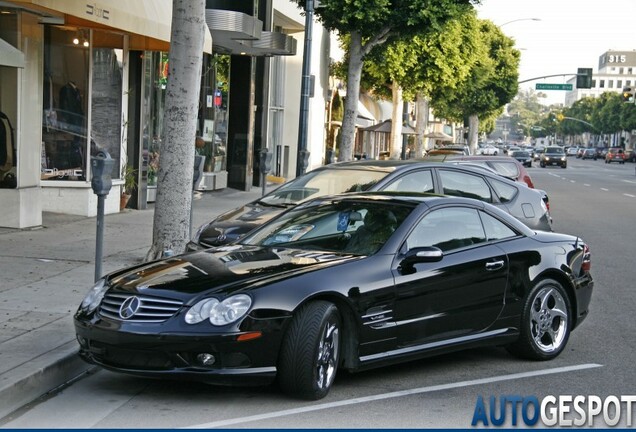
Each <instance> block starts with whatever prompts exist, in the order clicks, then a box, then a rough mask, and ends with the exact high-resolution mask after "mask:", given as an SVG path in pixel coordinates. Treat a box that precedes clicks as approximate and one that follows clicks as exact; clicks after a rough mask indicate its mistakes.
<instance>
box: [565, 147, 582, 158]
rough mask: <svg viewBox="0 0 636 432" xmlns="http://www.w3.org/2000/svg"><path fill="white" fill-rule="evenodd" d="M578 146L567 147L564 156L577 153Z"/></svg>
mask: <svg viewBox="0 0 636 432" xmlns="http://www.w3.org/2000/svg"><path fill="white" fill-rule="evenodd" d="M578 151H579V148H578V147H569V148H568V149H567V150H566V151H565V155H566V156H576V154H577V153H578Z"/></svg>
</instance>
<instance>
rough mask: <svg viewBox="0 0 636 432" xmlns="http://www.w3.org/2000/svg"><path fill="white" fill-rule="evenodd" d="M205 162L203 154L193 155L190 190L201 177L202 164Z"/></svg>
mask: <svg viewBox="0 0 636 432" xmlns="http://www.w3.org/2000/svg"><path fill="white" fill-rule="evenodd" d="M204 164H205V156H201V155H194V171H193V172H192V190H196V188H197V185H198V184H199V182H200V181H201V177H203V166H204Z"/></svg>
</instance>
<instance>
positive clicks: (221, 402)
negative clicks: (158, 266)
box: [0, 157, 636, 429]
mask: <svg viewBox="0 0 636 432" xmlns="http://www.w3.org/2000/svg"><path fill="white" fill-rule="evenodd" d="M568 162H569V166H568V168H567V169H561V168H558V167H554V168H544V169H542V168H538V167H537V168H535V167H533V168H530V174H531V176H532V177H533V180H534V182H535V185H536V186H537V187H538V188H541V189H544V190H546V191H547V193H548V195H549V197H550V202H551V211H552V215H553V218H554V220H555V225H554V226H555V230H556V231H560V232H566V233H569V234H575V235H579V236H581V237H582V238H583V239H584V240H585V241H586V242H587V243H588V244H589V245H590V247H591V251H592V274H593V276H594V278H595V281H596V286H595V291H594V295H593V299H592V307H591V312H590V316H589V317H588V318H587V320H586V321H585V322H584V323H583V324H582V325H581V327H579V328H578V329H576V330H575V331H574V332H573V333H572V335H571V338H570V341H569V343H568V346H567V347H566V350H565V351H564V352H563V353H562V354H561V355H560V356H559V357H558V358H557V359H555V360H553V361H550V362H532V361H522V360H519V359H516V358H514V357H512V356H510V355H509V354H508V353H507V352H506V351H505V350H504V349H502V348H484V349H475V350H469V351H463V352H460V353H455V354H452V355H445V356H441V357H436V358H433V359H427V360H422V361H418V362H411V363H406V364H402V365H399V366H393V367H388V368H383V369H377V370H373V371H370V372H364V373H360V374H354V375H349V374H346V373H340V374H339V375H338V377H337V378H336V382H335V386H334V388H333V389H332V391H331V393H330V394H329V396H328V397H327V398H325V399H323V400H321V401H316V402H304V401H297V400H294V399H290V398H288V397H286V396H285V395H283V394H281V393H280V392H279V391H278V389H277V388H276V387H274V386H271V387H262V388H259V387H256V388H249V387H247V388H223V387H212V386H208V385H204V384H198V383H186V382H165V381H151V380H143V379H138V378H134V377H128V376H124V375H119V374H114V373H110V372H107V371H99V372H97V373H95V374H93V375H90V376H87V377H85V378H83V379H81V380H78V381H77V382H75V383H73V384H72V385H70V386H68V387H67V388H65V389H63V390H62V391H60V392H58V393H56V394H54V395H52V396H51V397H49V398H47V399H46V400H43V401H40V402H39V403H36V404H33V405H32V406H29V407H26V408H25V409H24V410H22V411H21V412H19V413H17V415H16V416H14V418H13V420H11V421H10V422H8V423H5V424H3V425H0V426H1V427H3V428H184V427H185V428H188V427H195V428H212V427H219V428H250V429H251V428H432V427H434V428H467V427H471V420H472V419H473V416H474V413H475V407H476V402H477V400H478V398H479V397H483V398H484V400H485V401H488V400H489V398H490V397H491V396H496V397H497V398H498V400H500V399H501V396H502V395H520V396H522V397H529V396H535V397H537V398H538V400H540V401H541V400H543V398H544V397H545V396H547V395H555V396H558V395H583V396H589V395H597V396H599V397H600V398H602V400H605V398H607V397H608V396H611V395H615V396H619V397H620V396H621V395H630V394H636V391H635V388H636V387H635V384H636V370H635V369H634V366H633V365H634V363H635V361H636V354H635V353H636V320H634V318H633V316H634V310H635V309H636V300H635V296H634V293H633V291H634V289H635V285H636V284H635V283H634V276H636V269H635V267H636V266H635V264H636V259H635V255H636V229H635V227H636V224H635V218H636V165H635V164H631V163H626V164H625V165H618V164H611V165H607V164H605V163H603V161H600V160H599V161H592V160H586V161H581V160H580V159H575V158H573V157H571V158H569V159H568ZM634 405H635V406H636V403H635V404H634ZM623 408H624V407H623ZM507 412H508V414H507V416H506V423H505V424H504V426H506V425H507V426H511V425H512V424H511V421H512V415H511V408H508V411H507ZM564 415H565V418H566V420H567V418H574V417H575V416H573V415H572V414H571V413H565V414H564ZM622 419H623V422H622V423H620V424H619V425H623V426H625V423H624V422H625V421H626V415H625V413H623V416H622ZM635 419H636V417H635ZM517 420H518V421H519V422H521V419H520V418H518V419H517ZM635 421H636V420H635ZM480 425H483V423H481V424H480ZM593 425H595V426H601V427H604V426H605V424H604V423H603V422H602V420H601V419H599V418H596V419H595V420H594V422H593Z"/></svg>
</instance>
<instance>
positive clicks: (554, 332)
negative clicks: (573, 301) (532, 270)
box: [507, 279, 571, 360]
mask: <svg viewBox="0 0 636 432" xmlns="http://www.w3.org/2000/svg"><path fill="white" fill-rule="evenodd" d="M570 310H571V308H570V300H569V298H568V296H567V293H566V292H565V289H564V288H563V287H562V286H561V284H560V283H559V282H557V281H555V280H553V279H545V280H543V281H541V282H539V283H538V284H537V285H536V286H535V287H534V288H533V289H532V290H531V291H530V293H529V294H528V296H527V297H526V302H525V304H524V307H523V312H522V314H521V325H520V332H519V333H520V334H519V339H518V340H517V342H515V343H513V344H511V345H509V346H508V347H507V348H508V351H510V352H511V353H512V354H514V355H516V356H519V357H523V358H528V359H532V360H551V359H553V358H555V357H556V356H558V355H559V354H560V353H561V351H563V349H564V348H565V345H566V344H567V342H568V339H569V337H570V328H571V322H570V321H571V319H570V313H571V312H570Z"/></svg>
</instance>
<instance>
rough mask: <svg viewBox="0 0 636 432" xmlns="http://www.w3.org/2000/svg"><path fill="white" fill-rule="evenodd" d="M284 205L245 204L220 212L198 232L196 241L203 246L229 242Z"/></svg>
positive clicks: (263, 221) (260, 223) (276, 213)
mask: <svg viewBox="0 0 636 432" xmlns="http://www.w3.org/2000/svg"><path fill="white" fill-rule="evenodd" d="M285 210H286V208H284V207H274V206H263V205H260V204H256V203H250V204H246V205H244V206H241V207H238V208H236V209H234V210H232V211H229V212H227V213H224V214H222V215H221V216H219V217H218V218H216V219H215V220H214V221H212V222H210V223H209V224H208V225H206V226H204V227H203V228H202V229H201V231H200V232H199V236H198V243H199V245H201V246H204V247H210V246H220V245H224V244H227V243H231V242H233V241H235V240H238V239H239V238H241V237H243V236H244V235H245V234H247V233H248V232H250V231H251V230H253V229H254V228H256V227H257V226H260V225H262V224H264V223H265V222H267V221H268V220H270V219H272V218H273V217H274V216H276V215H278V214H280V213H282V212H283V211H285Z"/></svg>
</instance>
